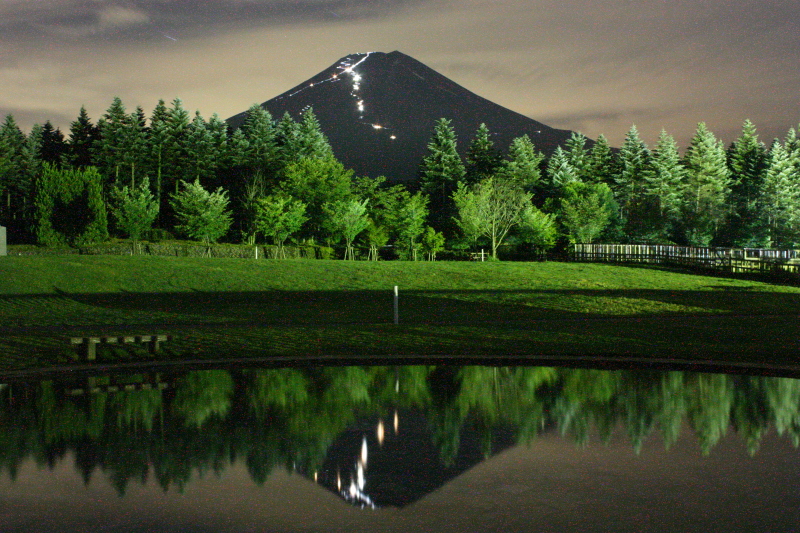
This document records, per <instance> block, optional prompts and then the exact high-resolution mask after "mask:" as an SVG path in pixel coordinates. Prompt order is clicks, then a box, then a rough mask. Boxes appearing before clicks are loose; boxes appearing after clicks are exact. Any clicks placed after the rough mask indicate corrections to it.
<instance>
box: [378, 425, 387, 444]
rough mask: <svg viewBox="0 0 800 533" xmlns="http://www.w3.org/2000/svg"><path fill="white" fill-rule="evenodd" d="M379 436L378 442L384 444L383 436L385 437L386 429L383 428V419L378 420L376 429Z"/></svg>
mask: <svg viewBox="0 0 800 533" xmlns="http://www.w3.org/2000/svg"><path fill="white" fill-rule="evenodd" d="M376 434H377V437H378V444H380V445H383V438H384V436H385V435H384V429H383V420H378V429H377V431H376Z"/></svg>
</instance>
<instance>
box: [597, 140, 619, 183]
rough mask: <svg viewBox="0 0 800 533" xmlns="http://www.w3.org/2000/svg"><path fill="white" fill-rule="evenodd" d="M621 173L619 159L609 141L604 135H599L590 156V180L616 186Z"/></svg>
mask: <svg viewBox="0 0 800 533" xmlns="http://www.w3.org/2000/svg"><path fill="white" fill-rule="evenodd" d="M620 171H621V169H620V163H619V158H618V157H617V156H616V154H614V152H613V150H611V146H610V145H609V144H608V139H606V137H605V136H604V135H603V134H600V135H598V137H597V140H596V141H595V142H594V146H592V150H591V152H590V154H589V180H590V181H593V182H596V183H597V182H599V183H606V184H608V185H609V186H614V185H615V184H616V179H617V177H618V176H619V173H620Z"/></svg>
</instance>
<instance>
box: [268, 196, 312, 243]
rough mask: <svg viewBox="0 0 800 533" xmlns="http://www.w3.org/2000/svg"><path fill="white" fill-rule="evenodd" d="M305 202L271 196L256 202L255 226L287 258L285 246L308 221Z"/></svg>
mask: <svg viewBox="0 0 800 533" xmlns="http://www.w3.org/2000/svg"><path fill="white" fill-rule="evenodd" d="M305 213H306V206H305V204H304V203H303V202H300V201H299V200H295V199H294V198H292V197H290V196H282V195H271V196H266V197H264V198H261V199H260V200H258V201H257V202H256V218H255V226H256V228H257V229H258V230H259V231H261V232H262V233H263V234H264V235H266V236H267V237H271V238H272V242H273V243H275V245H277V246H278V247H279V250H280V254H281V256H282V257H285V252H284V250H283V244H284V243H285V242H286V239H288V238H289V237H290V236H291V235H292V234H294V233H297V232H298V231H299V230H300V228H301V227H302V226H303V224H304V223H305V222H306V220H308V219H307V218H306V216H305Z"/></svg>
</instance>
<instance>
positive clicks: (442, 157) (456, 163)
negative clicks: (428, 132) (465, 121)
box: [420, 118, 465, 208]
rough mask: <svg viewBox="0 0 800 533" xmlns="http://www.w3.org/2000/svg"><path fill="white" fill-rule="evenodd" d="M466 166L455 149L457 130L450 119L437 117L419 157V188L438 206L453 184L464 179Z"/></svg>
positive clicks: (443, 200) (446, 199)
mask: <svg viewBox="0 0 800 533" xmlns="http://www.w3.org/2000/svg"><path fill="white" fill-rule="evenodd" d="M464 174H465V169H464V163H463V162H462V161H461V156H460V155H458V151H457V150H456V132H455V131H454V130H453V128H452V127H451V126H450V121H449V120H447V119H444V118H440V119H439V120H438V121H437V122H436V126H435V127H434V132H433V137H431V140H430V142H428V153H427V155H426V156H425V158H424V159H423V160H422V167H421V168H420V175H421V178H422V190H423V191H424V192H425V193H427V194H429V195H430V196H431V198H433V199H434V205H435V206H436V207H437V208H441V207H442V206H444V205H446V204H447V203H448V200H449V198H450V195H451V194H452V192H453V190H454V189H455V186H456V184H457V183H458V182H459V181H461V180H463V179H464Z"/></svg>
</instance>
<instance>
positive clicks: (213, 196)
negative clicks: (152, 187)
mask: <svg viewBox="0 0 800 533" xmlns="http://www.w3.org/2000/svg"><path fill="white" fill-rule="evenodd" d="M170 196H171V200H170V204H171V205H172V207H173V209H174V210H175V214H176V216H177V218H178V220H179V221H180V222H181V223H180V224H179V225H177V226H176V227H175V229H177V230H178V231H180V232H182V233H184V234H185V235H186V236H188V237H189V238H191V239H196V240H199V241H202V242H203V243H205V244H209V243H212V242H216V241H217V239H219V238H220V237H222V236H223V235H225V234H226V233H227V232H228V229H229V228H230V226H231V221H232V219H231V213H230V211H229V210H228V203H229V200H228V193H226V192H225V191H223V190H222V187H219V188H218V189H217V190H216V191H214V192H209V191H207V190H205V189H204V188H203V186H202V185H200V181H199V180H195V181H194V182H193V183H187V182H185V181H184V182H183V188H182V189H181V190H180V191H178V192H177V193H174V194H172V195H170Z"/></svg>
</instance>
